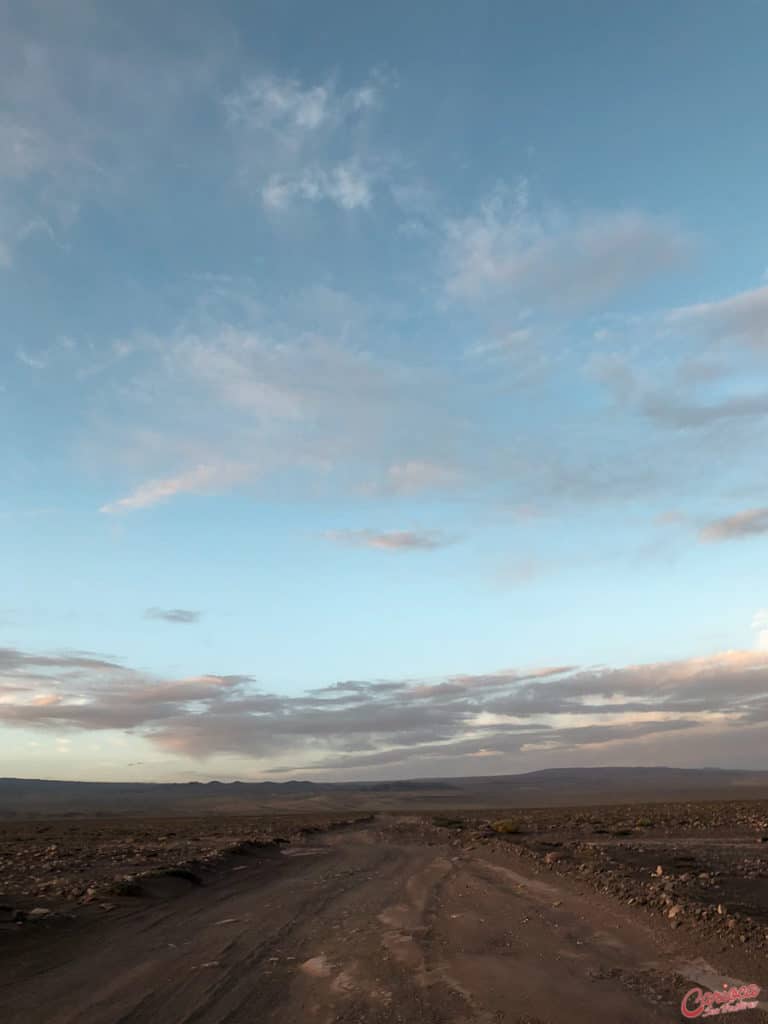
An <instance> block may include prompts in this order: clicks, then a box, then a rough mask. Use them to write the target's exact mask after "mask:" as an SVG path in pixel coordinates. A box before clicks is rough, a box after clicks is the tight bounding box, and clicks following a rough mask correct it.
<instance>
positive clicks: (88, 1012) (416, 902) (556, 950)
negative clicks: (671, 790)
mask: <svg viewBox="0 0 768 1024" xmlns="http://www.w3.org/2000/svg"><path fill="white" fill-rule="evenodd" d="M0 868H1V873H0V879H1V881H0V886H1V888H0V903H2V910H0V1005H2V1007H3V1020H4V1022H6V1024H29V1022H32V1021H34V1022H35V1024H151V1022H157V1021H163V1022H164V1024H182V1022H184V1024H225V1022H226V1024H245V1022H249V1024H250V1022H253V1021H258V1022H260V1024H261V1022H267V1024H289V1022H290V1024H295V1022H296V1021H303V1022H317V1024H334V1022H336V1024H390V1022H391V1024H395V1022H396V1024H416V1022H431V1024H449V1022H457V1024H470V1022H477V1024H525V1022H527V1024H565V1022H570V1024H574V1022H576V1024H580V1022H587V1021H596V1020H600V1019H605V1020H610V1021H612V1022H615V1024H622V1022H626V1024H635V1022H637V1024H640V1022H659V1024H661V1022H662V1021H674V1020H681V1019H683V1018H682V1016H681V1010H680V1004H681V1000H682V999H683V997H684V995H685V994H686V992H688V991H689V990H691V989H696V988H698V989H700V990H701V992H702V994H703V993H706V992H707V991H710V990H719V991H723V989H724V986H729V987H730V989H732V988H734V987H739V986H742V985H747V984H755V985H758V986H761V987H762V986H763V985H764V984H765V985H766V986H768V969H767V968H766V962H767V961H766V953H768V802H766V801H764V800H751V801H750V800H746V801H734V800H731V801H688V802H685V803H674V802H673V803H647V804H638V803H632V804H625V805H621V804H609V805H604V806H594V807H579V808H576V807H567V808H540V809H525V808H523V809H521V808H519V807H518V808H508V809H507V810H504V811H499V810H498V809H496V808H494V809H492V810H491V811H490V812H488V813H486V812H483V811H482V810H480V809H473V810H472V811H470V812H456V813H455V814H449V813H448V812H447V811H446V810H445V808H439V809H433V810H427V809H424V810H422V811H420V812H418V813H414V812H410V811H408V812H404V811H395V810H388V811H378V812H376V813H373V814H363V813H361V812H359V811H355V812H354V813H349V814H347V815H343V814H335V815H334V814H325V815H322V814H318V813H316V812H312V813H310V812H307V813H306V814H305V815H301V814H296V813H294V812H291V813H288V814H286V813H283V814H280V813H275V814H273V815H271V816H269V815H262V816H227V815H219V816H208V817H205V818H195V817H192V816H185V817H179V818H175V819H170V818H169V819H158V818H151V817H148V818H134V817H115V818H97V819H90V820H89V819H77V820H70V819H63V818H53V817H51V818H48V819H45V818H39V817H38V818H36V819H33V820H29V821H23V820H17V819H14V820H11V821H8V820H6V821H5V822H4V823H3V824H2V828H0ZM730 989H729V990H730ZM766 997H768V992H766V993H762V994H761V995H760V996H759V997H758V1000H756V1001H758V1002H760V1006H758V1007H756V1008H751V1009H745V1010H743V1011H742V1012H743V1013H744V1017H743V1019H744V1021H745V1024H746V1022H750V1021H758V1020H768V1013H766V1009H768V1004H766V1002H765V1001H764V1000H765V999H766ZM694 999H695V997H694ZM761 1000H763V1001H762V1002H761ZM739 1019H742V1018H739Z"/></svg>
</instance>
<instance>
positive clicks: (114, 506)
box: [100, 464, 250, 515]
mask: <svg viewBox="0 0 768 1024" xmlns="http://www.w3.org/2000/svg"><path fill="white" fill-rule="evenodd" d="M249 472H250V470H249V469H248V467H245V466H242V465H226V464H223V465H222V464H220V465H199V466H195V467H194V469H190V470H187V471H185V472H183V473H179V474H178V475H177V476H172V477H165V478H164V479H160V480H148V481H147V482H146V483H143V484H140V485H139V486H138V487H137V488H136V489H135V490H134V491H132V492H131V493H130V494H128V495H126V496H125V497H124V498H119V499H118V500H117V501H113V502H109V503H108V504H106V505H102V506H101V509H100V511H101V512H106V513H107V514H110V515H111V514H114V513H116V512H131V511H135V510H136V509H145V508H151V507H152V506H153V505H159V504H161V503H162V502H165V501H169V500H170V499H171V498H173V497H176V495H178V494H210V493H214V492H215V491H217V490H220V489H222V490H224V489H227V488H229V487H231V486H232V484H234V483H239V482H240V481H242V480H243V479H245V478H246V477H247V476H248V475H249Z"/></svg>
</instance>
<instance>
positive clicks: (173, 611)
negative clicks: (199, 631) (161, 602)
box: [144, 608, 202, 624]
mask: <svg viewBox="0 0 768 1024" xmlns="http://www.w3.org/2000/svg"><path fill="white" fill-rule="evenodd" d="M201 615H202V612H196V611H192V610H191V609H189V608H147V610H146V612H145V613H144V616H145V618H147V619H161V620H162V621H163V622H175V623H185V624H186V623H193V622H199V621H200V616H201Z"/></svg>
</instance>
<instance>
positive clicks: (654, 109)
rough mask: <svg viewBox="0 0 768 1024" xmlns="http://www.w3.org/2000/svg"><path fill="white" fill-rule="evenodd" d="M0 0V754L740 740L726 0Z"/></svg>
mask: <svg viewBox="0 0 768 1024" xmlns="http://www.w3.org/2000/svg"><path fill="white" fill-rule="evenodd" d="M0 18H2V21H3V26H2V28H3V30H2V33H0V35H1V37H2V41H0V68H1V69H2V70H0V303H1V308H2V314H3V315H2V320H1V321H0V330H1V332H2V333H1V335H0V338H2V350H1V351H2V362H1V363H0V424H2V432H1V433H0V438H2V457H3V466H4V470H5V472H4V474H3V476H4V487H3V489H2V492H0V524H2V534H1V536H2V564H3V594H2V597H1V598H0V644H2V645H3V647H2V650H0V655H2V656H1V657H0V673H2V674H0V728H2V732H3V748H2V750H3V752H2V754H1V755H0V773H2V774H6V775H45V776H58V777H67V778H125V777H129V778H163V779H165V778H174V779H175V778H178V779H187V778H207V777H214V776H217V777H223V778H234V777H242V778H260V777H264V776H266V775H270V776H274V777H283V773H292V774H296V773H298V774H308V775H310V776H312V777H319V778H320V777H322V778H344V777H368V776H370V777H379V776H381V777H398V776H404V775H425V776H426V775H440V774H462V773H465V774H478V773H491V772H503V771H521V770H526V769H528V768H538V767H542V766H546V765H549V764H572V763H583V764H597V763H605V764H607V763H625V764H632V763H658V762H660V761H664V762H665V763H675V764H698V763H703V764H712V763H718V762H719V763H723V764H725V765H728V764H732V765H741V766H753V767H759V766H761V764H762V766H763V767H766V765H765V764H764V759H765V755H764V750H765V749H766V744H765V738H766V737H765V725H764V723H765V721H766V716H767V715H768V710H766V709H767V698H766V692H767V691H768V681H766V679H768V676H765V675H764V673H765V672H766V671H768V653H766V652H767V651H768V614H767V613H765V612H764V611H763V609H764V607H765V606H766V605H768V596H767V595H766V591H765V581H764V572H763V560H762V558H761V555H762V554H763V553H764V551H765V544H766V534H768V494H767V493H766V483H765V480H766V457H765V454H764V447H763V445H762V444H761V443H760V441H761V433H762V430H763V428H764V424H765V417H766V414H767V413H768V393H766V350H767V348H768V252H766V248H765V238H766V237H767V234H768V233H767V231H766V228H768V205H767V204H766V198H765V180H764V168H765V166H766V158H767V157H768V145H767V143H766V133H765V131H764V129H763V127H762V125H763V121H764V110H763V106H764V95H765V86H766V74H765V69H764V64H765V61H764V47H763V41H764V39H765V35H766V31H767V30H768V14H766V11H765V7H764V5H762V4H758V3H749V2H744V3H740V4H738V5H735V6H734V5H730V6H727V5H722V4H716V3H708V2H707V3H699V4H693V3H688V4H678V5H672V6H670V5H669V4H661V3H648V4H644V5H642V7H640V6H637V7H636V8H634V9H632V8H627V6H626V5H618V6H617V5H615V4H608V3H586V4H580V5H578V7H574V6H573V5H566V4H557V3H553V4H545V5H542V4H533V3H530V4H529V3H519V4H515V5H509V4H502V3H487V4H482V3H480V4H478V3H472V4H469V3H466V4H464V3H455V4H451V5H448V9H446V7H445V5H442V4H441V5H437V4H421V5H417V8H416V9H414V8H413V5H406V4H398V3H395V4H391V5H388V6H386V7H381V8H376V7H373V6H371V5H361V4H353V3H333V2H331V3H327V4H323V5H311V4H307V3H285V2H282V3H280V4H277V3H274V4H273V3H264V2H262V3H259V4H242V3H222V4H219V5H217V9H216V10H214V9H213V8H212V6H211V5H210V4H203V3H194V2H193V3H186V4H184V5H180V4H173V3H172V4H167V5H165V6H164V7H163V9H162V10H158V9H157V8H156V5H150V4H148V3H136V4H132V5H130V9H129V8H128V7H126V6H125V5H124V4H117V3H111V2H102V3H98V4H97V3H87V2H79V0H78V2H73V3H70V4H68V5H66V9H65V8H64V7H54V6H53V5H51V4H47V3H37V2H30V0H26V2H24V3H16V2H13V0H11V2H8V3H6V4H5V5H4V6H3V8H2V14H0ZM595 666H602V667H601V668H600V669H596V668H595ZM554 669H557V671H556V672H555V671H554ZM532 680H533V681H532ZM339 683H341V684H343V685H342V686H341V687H339V686H338V684H339ZM589 687H592V689H590V688H589ZM329 688H331V689H329ZM531 688H533V689H531ZM534 704H535V706H536V709H537V710H536V709H534V708H533V705H534ZM502 705H503V708H502ZM534 734H535V738H534V739H533V740H532V739H531V736H533V735H534Z"/></svg>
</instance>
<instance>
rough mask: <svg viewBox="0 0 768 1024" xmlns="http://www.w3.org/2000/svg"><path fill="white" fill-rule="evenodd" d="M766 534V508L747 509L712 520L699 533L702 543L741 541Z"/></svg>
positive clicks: (767, 519) (767, 525) (767, 515)
mask: <svg viewBox="0 0 768 1024" xmlns="http://www.w3.org/2000/svg"><path fill="white" fill-rule="evenodd" d="M765 533H768V508H749V509H745V510H744V511H743V512H736V513H734V514H733V515H731V516H724V517H723V518H722V519H713V520H712V522H710V523H707V524H706V525H705V526H703V527H702V528H701V530H700V531H699V537H700V539H701V540H702V541H709V542H715V541H724V540H741V539H745V538H747V537H757V536H760V535H762V534H765Z"/></svg>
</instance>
